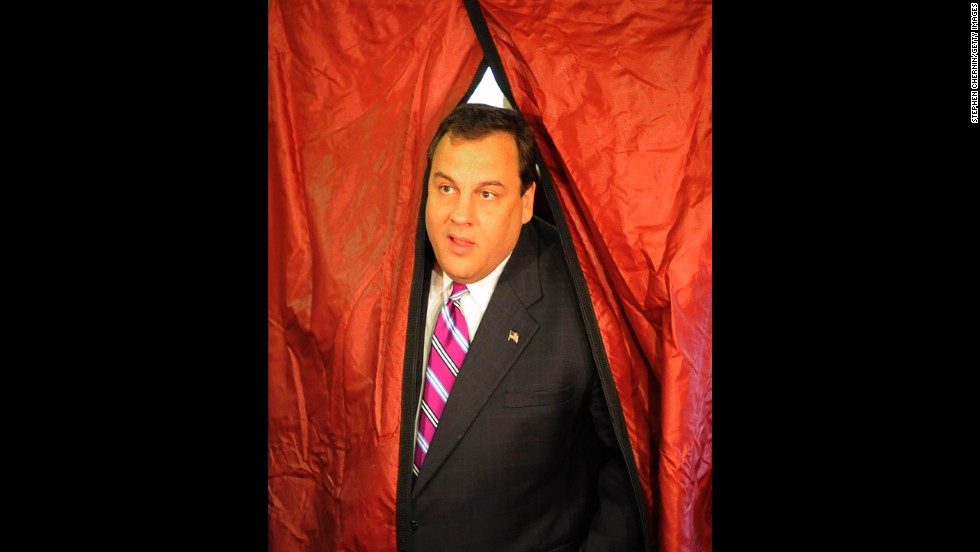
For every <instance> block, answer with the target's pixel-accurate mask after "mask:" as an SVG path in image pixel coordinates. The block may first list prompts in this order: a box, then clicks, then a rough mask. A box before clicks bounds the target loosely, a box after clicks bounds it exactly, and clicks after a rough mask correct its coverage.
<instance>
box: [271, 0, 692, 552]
mask: <svg viewBox="0 0 980 552" xmlns="http://www.w3.org/2000/svg"><path fill="white" fill-rule="evenodd" d="M481 5H482V8H483V12H484V14H485V17H486V19H487V22H488V26H489V28H490V32H491V35H492V37H493V40H494V43H495V44H496V46H497V49H498V50H499V52H500V55H501V58H502V61H503V64H504V68H505V70H506V73H507V76H508V78H509V81H510V83H511V86H512V89H513V92H514V96H515V100H516V102H517V106H518V108H519V109H520V110H521V112H522V113H523V114H524V116H525V118H527V119H528V122H529V123H530V124H531V127H532V129H533V130H534V132H535V135H536V137H537V139H538V144H539V146H540V148H541V150H542V155H543V156H544V158H545V161H546V164H547V166H548V170H549V171H550V173H551V175H552V177H553V179H554V183H555V188H556V192H557V196H558V199H559V203H560V208H561V211H562V213H563V214H564V217H565V218H566V219H567V221H568V224H569V228H570V230H571V234H572V238H573V242H574V245H575V250H576V252H577V254H578V257H579V261H580V263H581V265H582V270H583V273H584V274H585V277H586V282H587V284H588V287H589V292H590V294H591V297H592V303H593V307H594V309H595V313H596V317H597V319H598V321H599V326H600V330H601V333H602V337H603V342H604V346H605V350H606V353H607V356H608V358H609V362H610V367H611V370H612V373H613V376H614V380H615V383H616V387H617V390H618V392H619V396H620V400H621V403H622V407H623V412H624V416H625V419H626V422H627V429H628V431H629V436H630V441H631V444H632V446H633V451H634V455H635V458H636V461H637V466H638V468H639V472H640V479H641V486H642V490H643V494H644V498H645V502H646V505H647V510H648V514H649V515H650V516H652V517H653V518H654V519H652V520H651V521H652V522H653V525H651V527H657V528H658V531H657V532H658V534H656V535H654V537H655V540H658V541H659V543H660V546H659V547H660V549H661V550H665V551H671V552H673V551H694V550H708V551H710V550H711V4H710V3H695V2H663V1H658V2H642V3H634V2H581V1H579V2H565V3H555V2H527V1H520V2H518V1H510V2H504V1H491V0H484V1H481ZM482 56H483V54H482V52H481V51H480V48H479V46H478V43H477V39H476V36H475V34H474V32H473V29H472V26H471V24H470V21H469V19H468V17H467V14H466V12H465V10H464V9H463V4H462V2H461V1H460V2H431V1H428V2H426V1H415V0H410V1H404V2H399V3H397V4H394V5H389V4H387V3H384V4H382V3H377V5H372V6H370V7H365V6H363V5H347V4H346V3H338V2H335V1H328V0H320V1H309V0H307V1H303V2H299V1H292V0H273V1H272V3H271V7H270V12H269V543H270V544H269V547H270V550H275V551H277V552H284V551H296V550H321V551H322V550H393V549H395V527H394V519H395V482H396V468H397V456H398V432H399V414H400V398H401V397H400V391H401V382H402V379H401V371H402V365H403V356H404V343H405V329H406V328H405V324H406V317H407V310H408V290H409V286H410V283H411V279H412V262H413V256H414V244H413V242H414V237H415V231H416V224H417V217H418V213H419V207H420V201H421V191H422V190H421V180H422V178H423V173H424V170H425V148H426V146H427V145H428V140H429V138H430V137H431V136H432V134H433V133H434V132H435V128H436V126H437V125H438V123H439V121H440V120H441V119H442V117H443V116H445V115H446V114H447V113H448V112H449V111H450V110H451V109H452V107H453V106H454V105H455V104H456V103H457V102H458V101H459V100H460V99H461V98H462V96H463V94H464V92H465V90H466V88H467V86H468V85H469V83H470V81H471V79H472V78H473V76H474V73H475V71H476V68H477V65H478V63H479V61H480V59H481V58H482ZM541 199H542V200H543V196H542V197H541Z"/></svg>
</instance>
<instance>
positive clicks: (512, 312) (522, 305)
mask: <svg viewBox="0 0 980 552" xmlns="http://www.w3.org/2000/svg"><path fill="white" fill-rule="evenodd" d="M540 298H541V280H540V279H539V277H538V248H537V232H535V231H534V228H533V227H532V226H531V224H525V225H524V227H523V228H522V229H521V237H520V239H519V240H518V242H517V246H516V247H515V248H514V253H513V254H512V255H511V258H510V261H508V263H507V266H506V267H505V268H504V271H503V273H502V274H501V275H500V280H499V281H498V282H497V287H496V289H495V290H494V292H493V296H492V297H491V298H490V303H489V304H488V305H487V310H486V312H485V313H484V314H483V319H482V320H481V321H480V327H479V329H478V330H477V332H476V335H475V336H474V337H473V339H472V342H471V343H470V350H469V352H468V353H467V355H466V359H465V360H464V361H463V365H462V366H461V367H460V369H459V376H458V377H457V378H456V382H455V383H454V384H453V390H452V392H451V393H450V394H449V400H448V401H446V407H445V409H444V410H443V412H442V416H441V417H440V421H439V429H437V430H436V433H435V436H434V437H433V438H432V443H431V444H430V445H429V451H428V452H427V453H426V454H425V463H424V464H423V465H422V469H421V471H420V473H419V477H418V480H416V482H415V486H414V487H413V489H412V497H413V498H414V497H415V496H416V495H418V493H419V492H420V491H421V490H422V489H424V488H425V486H426V485H427V484H428V482H429V481H430V480H431V478H432V477H433V475H434V474H436V473H437V472H438V471H439V467H440V466H442V464H443V463H444V462H445V461H446V459H447V458H448V457H449V455H450V454H451V453H452V451H453V449H455V448H456V445H457V444H458V443H459V441H460V440H461V439H462V437H463V435H464V434H465V433H466V430H467V429H468V428H469V427H470V425H471V424H472V423H473V420H474V419H476V417H477V415H478V414H479V413H480V410H482V409H483V407H484V405H485V404H486V403H487V401H488V400H489V399H490V396H491V395H492V394H493V393H494V391H495V390H496V389H497V386H498V385H499V384H500V381H501V380H502V379H503V377H504V376H505V375H506V374H507V372H508V371H509V370H510V369H511V367H512V366H513V365H514V362H515V361H516V360H517V358H518V357H519V356H520V355H521V353H522V352H523V351H524V349H525V347H527V344H528V342H530V341H531V338H533V337H534V334H535V332H536V331H537V329H538V323H537V322H536V321H535V320H534V318H532V317H531V315H530V314H528V312H527V307H529V306H530V305H531V304H533V303H534V302H535V301H537V300H538V299H540ZM512 332H513V333H514V334H516V335H514V334H512ZM512 335H513V337H512Z"/></svg>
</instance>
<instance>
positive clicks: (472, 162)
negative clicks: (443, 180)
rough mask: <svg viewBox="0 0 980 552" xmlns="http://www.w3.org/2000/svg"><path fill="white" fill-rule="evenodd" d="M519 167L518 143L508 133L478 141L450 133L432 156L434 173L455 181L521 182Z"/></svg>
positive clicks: (493, 134) (500, 133)
mask: <svg viewBox="0 0 980 552" xmlns="http://www.w3.org/2000/svg"><path fill="white" fill-rule="evenodd" d="M518 165H519V159H518V152H517V141H516V140H515V139H514V137H513V136H511V135H510V134H508V133H506V132H494V133H492V134H488V135H487V136H484V137H482V138H479V139H476V140H468V139H466V138H463V137H461V136H452V135H449V134H447V135H446V136H443V137H442V139H441V140H439V143H438V145H437V146H436V149H435V152H434V153H433V155H432V173H433V174H435V173H436V172H440V173H442V174H444V175H447V176H450V177H452V178H453V179H457V178H458V179H464V180H470V179H473V178H480V179H486V178H489V177H493V179H495V180H500V181H501V182H504V181H505V180H506V181H513V180H514V179H517V180H520V169H519V167H518Z"/></svg>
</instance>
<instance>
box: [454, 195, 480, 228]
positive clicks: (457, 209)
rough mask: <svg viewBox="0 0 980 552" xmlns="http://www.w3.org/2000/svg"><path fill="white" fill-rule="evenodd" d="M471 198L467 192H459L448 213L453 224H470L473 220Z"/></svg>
mask: <svg viewBox="0 0 980 552" xmlns="http://www.w3.org/2000/svg"><path fill="white" fill-rule="evenodd" d="M473 207H474V202H473V199H472V198H470V197H469V195H468V194H459V196H457V199H456V203H455V204H454V205H453V210H452V212H451V213H450V215H449V218H450V220H451V221H453V223H454V224H470V223H472V222H473Z"/></svg>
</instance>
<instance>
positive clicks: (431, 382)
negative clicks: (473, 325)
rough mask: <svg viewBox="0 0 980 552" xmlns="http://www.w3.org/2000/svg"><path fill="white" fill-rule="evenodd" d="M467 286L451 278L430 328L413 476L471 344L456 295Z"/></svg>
mask: <svg viewBox="0 0 980 552" xmlns="http://www.w3.org/2000/svg"><path fill="white" fill-rule="evenodd" d="M468 291H469V290H468V289H466V286H465V285H463V284H458V283H455V282H453V290H452V293H451V294H450V296H449V301H447V302H446V304H445V305H443V306H442V310H440V311H439V315H438V317H437V318H436V327H435V329H434V330H433V331H432V345H431V347H430V351H429V363H428V365H427V366H426V368H425V383H424V384H423V385H424V386H425V388H424V389H423V391H422V411H421V412H420V413H419V427H418V433H417V434H416V436H415V439H416V445H415V462H414V465H413V466H412V472H413V473H414V474H415V476H416V477H418V475H419V468H421V467H422V462H424V461H425V453H427V452H428V451H429V443H431V442H432V436H433V435H435V433H436V428H438V427H439V417H440V416H442V410H443V408H445V407H446V400H447V399H449V392H450V391H452V389H453V383H455V381H456V376H458V375H459V367H460V366H462V365H463V358H464V357H466V351H468V350H469V348H470V332H469V329H468V328H467V326H466V319H465V318H463V311H461V310H460V308H459V298H460V297H462V296H463V295H464V294H465V293H467V292H468Z"/></svg>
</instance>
